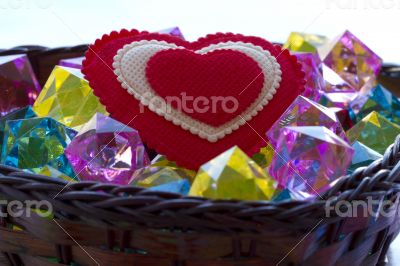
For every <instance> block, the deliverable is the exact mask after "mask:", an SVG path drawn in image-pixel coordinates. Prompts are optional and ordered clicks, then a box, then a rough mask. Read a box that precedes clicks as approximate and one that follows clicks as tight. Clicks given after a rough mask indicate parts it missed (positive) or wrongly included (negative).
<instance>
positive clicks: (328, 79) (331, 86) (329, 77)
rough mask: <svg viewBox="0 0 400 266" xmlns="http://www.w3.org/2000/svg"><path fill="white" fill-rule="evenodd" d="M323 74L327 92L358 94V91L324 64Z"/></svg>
mask: <svg viewBox="0 0 400 266" xmlns="http://www.w3.org/2000/svg"><path fill="white" fill-rule="evenodd" d="M322 72H323V77H324V80H325V88H324V91H326V92H356V91H357V90H356V89H355V88H354V87H353V86H352V85H351V84H350V83H348V82H346V81H345V80H344V79H343V78H342V77H340V76H339V75H338V74H337V73H336V72H335V71H333V70H332V69H330V68H329V67H327V66H326V65H325V64H322Z"/></svg>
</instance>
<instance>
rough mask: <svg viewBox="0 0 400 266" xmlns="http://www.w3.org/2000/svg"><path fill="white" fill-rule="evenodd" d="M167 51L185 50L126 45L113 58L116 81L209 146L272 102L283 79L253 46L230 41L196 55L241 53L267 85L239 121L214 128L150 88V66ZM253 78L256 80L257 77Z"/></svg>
mask: <svg viewBox="0 0 400 266" xmlns="http://www.w3.org/2000/svg"><path fill="white" fill-rule="evenodd" d="M166 49H185V48H184V47H181V46H177V45H175V44H172V43H167V42H165V41H156V40H150V41H147V40H142V41H138V42H132V43H130V44H127V45H125V46H124V47H123V48H121V49H120V50H118V52H117V55H115V57H114V63H113V67H114V72H115V74H116V75H117V79H118V81H119V82H121V86H122V87H123V88H125V89H127V91H128V92H129V93H130V94H132V95H133V96H134V97H135V98H136V99H137V100H138V101H140V102H141V104H143V105H144V106H147V107H148V108H149V109H150V110H151V111H153V112H155V113H157V114H158V115H160V116H163V117H164V118H165V119H166V120H168V121H171V122H172V123H174V124H175V125H178V126H180V127H182V128H183V129H185V130H188V131H190V132H191V133H192V134H195V135H198V136H199V137H201V138H204V139H207V140H208V141H210V142H215V141H217V140H218V139H221V138H223V137H225V136H226V135H227V134H231V133H232V132H233V131H234V130H236V129H238V128H239V127H240V126H242V125H244V124H245V123H246V122H248V121H250V120H251V119H252V118H253V117H254V116H256V115H257V113H258V112H259V111H261V110H262V109H263V108H264V106H265V105H267V104H268V102H269V101H270V100H271V99H272V98H273V95H274V94H275V93H276V90H277V89H278V88H279V85H280V82H281V79H282V78H281V76H282V72H281V68H280V65H279V63H278V62H277V61H276V59H275V57H274V56H272V55H271V54H270V52H269V51H267V50H264V49H262V47H260V46H256V45H253V44H251V43H244V42H231V41H229V42H224V43H218V44H212V45H210V46H207V47H204V48H202V49H200V50H198V51H195V52H196V53H198V54H206V53H208V52H211V51H215V50H221V49H229V50H236V51H240V52H242V53H244V54H246V55H247V56H249V57H251V58H252V59H253V60H254V61H256V62H257V63H258V65H259V67H260V68H261V69H262V73H263V74H264V84H263V87H262V89H261V92H260V94H259V95H258V97H257V98H256V99H255V101H254V102H253V103H252V104H251V105H250V106H249V107H248V108H246V110H245V111H243V113H242V114H240V115H239V116H238V117H236V118H233V119H232V120H230V121H228V122H227V123H225V124H223V125H221V126H219V127H213V126H210V125H208V124H206V123H203V122H200V121H198V120H195V119H193V118H192V117H190V116H188V115H186V114H185V113H182V112H180V111H179V110H176V109H174V108H173V107H172V106H170V105H168V103H166V102H165V100H164V99H163V98H162V97H160V96H158V95H157V93H156V92H155V91H154V90H153V89H152V88H151V86H150V84H149V82H148V81H147V78H146V66H147V62H148V60H149V59H150V58H151V57H152V56H153V55H154V54H156V53H157V52H159V51H162V50H166ZM254 78H255V79H256V78H257V77H254ZM243 89H244V90H245V89H246V88H243Z"/></svg>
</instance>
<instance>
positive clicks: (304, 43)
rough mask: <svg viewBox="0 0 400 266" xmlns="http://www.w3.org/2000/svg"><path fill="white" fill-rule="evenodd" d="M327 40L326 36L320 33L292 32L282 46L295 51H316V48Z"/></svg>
mask: <svg viewBox="0 0 400 266" xmlns="http://www.w3.org/2000/svg"><path fill="white" fill-rule="evenodd" d="M327 42H328V38H326V37H325V36H321V35H315V34H305V33H300V32H292V33H291V34H290V35H289V37H288V39H287V40H286V42H285V44H284V45H283V48H285V49H288V50H290V51H295V52H310V53H316V52H318V48H319V47H321V46H323V45H324V44H326V43H327Z"/></svg>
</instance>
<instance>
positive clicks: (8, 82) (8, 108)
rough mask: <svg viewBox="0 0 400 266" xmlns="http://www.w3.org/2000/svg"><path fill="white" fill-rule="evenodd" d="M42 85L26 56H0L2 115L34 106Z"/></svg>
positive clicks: (0, 104)
mask: <svg viewBox="0 0 400 266" xmlns="http://www.w3.org/2000/svg"><path fill="white" fill-rule="evenodd" d="M39 92H40V85H39V83H38V81H37V79H36V76H35V74H34V72H33V69H32V66H31V64H30V62H29V59H28V57H27V56H26V55H24V54H19V55H7V56H0V114H1V115H5V114H7V113H9V112H12V111H14V110H17V109H20V108H22V107H25V106H27V105H32V104H33V103H34V102H35V100H36V97H37V96H38V94H39Z"/></svg>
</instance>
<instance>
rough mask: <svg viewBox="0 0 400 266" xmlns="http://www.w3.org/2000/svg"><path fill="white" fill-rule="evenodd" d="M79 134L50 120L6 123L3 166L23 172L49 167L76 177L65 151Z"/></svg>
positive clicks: (36, 119)
mask: <svg viewBox="0 0 400 266" xmlns="http://www.w3.org/2000/svg"><path fill="white" fill-rule="evenodd" d="M76 133H77V132H76V131H74V130H73V129H71V128H69V127H66V126H64V125H63V124H61V123H59V122H57V121H56V120H54V119H52V118H49V117H45V118H29V119H20V120H11V121H7V122H6V127H5V130H4V145H3V148H2V152H1V163H3V164H6V165H10V166H14V167H18V168H21V169H30V168H39V167H43V166H45V165H49V166H51V167H53V168H55V169H57V170H58V171H60V172H62V173H64V174H66V175H67V176H72V177H73V176H75V174H74V172H73V170H72V167H71V165H70V163H69V162H68V160H67V157H66V156H65V155H64V149H65V148H66V147H67V145H68V144H69V143H70V142H71V140H72V138H73V137H74V136H75V135H76Z"/></svg>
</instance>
